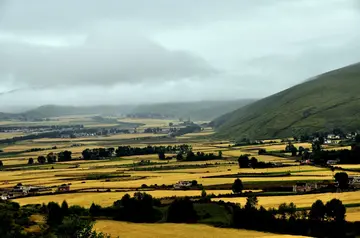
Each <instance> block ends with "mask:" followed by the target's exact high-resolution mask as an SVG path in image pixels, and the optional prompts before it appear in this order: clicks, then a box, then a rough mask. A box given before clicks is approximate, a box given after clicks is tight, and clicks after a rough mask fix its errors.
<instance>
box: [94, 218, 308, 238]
mask: <svg viewBox="0 0 360 238" xmlns="http://www.w3.org/2000/svg"><path fill="white" fill-rule="evenodd" d="M94 228H95V230H97V231H99V232H104V233H107V234H110V235H111V237H112V238H115V237H118V236H119V237H121V238H138V237H142V238H153V237H156V238H168V237H172V238H189V237H199V238H209V237H211V238H215V237H216V238H233V237H234V238H235V237H236V238H237V237H254V238H255V237H258V238H268V237H274V238H275V237H279V238H280V237H281V238H290V237H291V238H295V237H297V236H290V235H279V234H272V233H265V232H257V231H249V230H239V229H226V228H215V227H211V226H207V225H199V224H196V225H190V224H161V223H160V224H134V223H127V222H118V221H111V220H99V221H97V222H96V223H95V226H94ZM299 237H300V236H299ZM302 237H303V236H302Z"/></svg>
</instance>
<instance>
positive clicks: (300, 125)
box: [213, 64, 360, 139]
mask: <svg viewBox="0 0 360 238" xmlns="http://www.w3.org/2000/svg"><path fill="white" fill-rule="evenodd" d="M359 76H360V64H355V65H352V66H348V67H345V68H342V69H339V70H335V71H332V72H330V73H326V74H323V75H320V76H318V77H317V78H316V79H314V80H308V81H306V82H304V83H302V84H299V85H297V86H294V87H291V88H289V89H287V90H284V91H282V92H279V93H277V94H274V95H272V96H270V97H267V98H264V99H262V100H259V101H257V102H255V103H253V104H250V105H248V106H245V107H243V108H240V109H238V110H236V111H234V112H232V113H229V114H226V115H224V116H222V117H220V118H218V119H217V120H215V121H214V122H213V124H214V125H215V126H217V127H218V134H217V137H219V138H233V139H242V138H244V137H246V138H253V139H271V138H285V137H291V136H294V135H300V134H305V133H308V134H311V133H313V132H316V131H325V132H329V131H330V130H332V129H334V128H339V129H342V130H343V131H356V130H358V128H359V127H360V121H359V120H357V118H359V115H360V114H359V111H358V110H357V108H359V105H360V98H359V94H358V88H359V87H360V81H359Z"/></svg>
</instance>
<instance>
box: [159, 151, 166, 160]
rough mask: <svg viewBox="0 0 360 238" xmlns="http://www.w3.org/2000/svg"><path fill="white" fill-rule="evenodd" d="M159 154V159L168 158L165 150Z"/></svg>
mask: <svg viewBox="0 0 360 238" xmlns="http://www.w3.org/2000/svg"><path fill="white" fill-rule="evenodd" d="M158 156H159V160H165V159H166V156H165V153H164V151H160V152H159V153H158Z"/></svg>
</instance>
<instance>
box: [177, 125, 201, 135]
mask: <svg viewBox="0 0 360 238" xmlns="http://www.w3.org/2000/svg"><path fill="white" fill-rule="evenodd" d="M201 130H202V128H201V127H200V126H199V125H196V124H191V125H188V126H186V127H183V128H179V129H177V130H176V131H175V132H171V136H172V137H176V136H182V135H185V134H188V133H196V132H200V131H201Z"/></svg>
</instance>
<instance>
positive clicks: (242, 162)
mask: <svg viewBox="0 0 360 238" xmlns="http://www.w3.org/2000/svg"><path fill="white" fill-rule="evenodd" d="M249 162H250V160H249V157H248V156H247V155H240V157H239V159H238V163H239V167H240V168H249Z"/></svg>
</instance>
